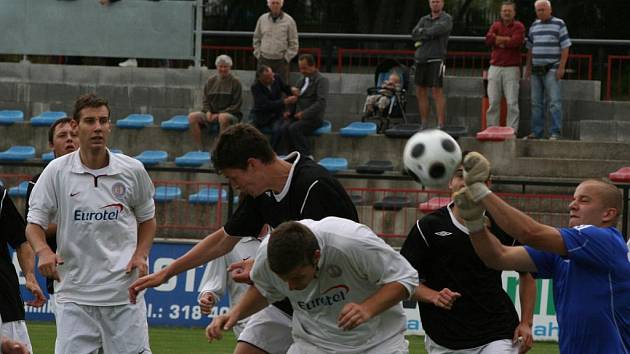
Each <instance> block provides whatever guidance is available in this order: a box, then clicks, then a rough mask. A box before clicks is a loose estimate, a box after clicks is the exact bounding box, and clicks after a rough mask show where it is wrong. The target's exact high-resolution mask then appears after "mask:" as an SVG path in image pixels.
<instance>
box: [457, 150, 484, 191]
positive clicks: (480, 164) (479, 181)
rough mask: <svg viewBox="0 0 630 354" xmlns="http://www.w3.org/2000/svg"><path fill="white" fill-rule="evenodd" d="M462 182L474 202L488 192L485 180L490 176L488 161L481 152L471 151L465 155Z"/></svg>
mask: <svg viewBox="0 0 630 354" xmlns="http://www.w3.org/2000/svg"><path fill="white" fill-rule="evenodd" d="M462 165H463V166H464V182H466V186H468V189H469V190H470V195H471V196H472V199H473V200H474V201H475V203H477V202H479V201H480V200H481V199H483V198H484V197H485V196H487V195H488V194H490V193H491V192H490V189H488V186H486V181H488V179H489V178H490V161H488V159H486V158H485V157H484V156H483V155H482V154H480V153H478V152H476V151H473V152H471V153H469V154H468V155H466V158H464V162H463V163H462Z"/></svg>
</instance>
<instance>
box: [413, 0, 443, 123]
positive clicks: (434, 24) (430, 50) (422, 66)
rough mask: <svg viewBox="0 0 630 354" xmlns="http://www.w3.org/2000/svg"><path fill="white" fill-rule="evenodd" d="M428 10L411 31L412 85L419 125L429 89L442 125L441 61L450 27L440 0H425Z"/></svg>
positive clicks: (425, 111) (426, 108)
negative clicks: (413, 82) (413, 77)
mask: <svg viewBox="0 0 630 354" xmlns="http://www.w3.org/2000/svg"><path fill="white" fill-rule="evenodd" d="M429 7H430V8H431V13H430V14H428V15H426V16H423V17H422V18H421V19H420V21H419V22H418V24H417V25H416V27H414V29H413V31H412V32H411V38H412V39H413V40H414V41H415V47H416V48H417V49H416V53H415V55H414V61H415V70H416V74H415V84H416V97H417V98H418V109H419V111H420V119H421V121H422V128H423V129H424V128H427V127H428V121H429V111H430V109H429V98H428V93H427V90H428V88H431V95H432V96H433V100H434V101H435V111H436V114H437V119H438V128H443V127H444V124H445V113H444V110H445V104H446V103H445V99H444V92H443V90H442V84H443V80H444V60H445V59H446V46H447V44H448V36H449V35H450V33H451V29H453V19H452V18H451V15H449V14H447V13H446V12H444V0H429Z"/></svg>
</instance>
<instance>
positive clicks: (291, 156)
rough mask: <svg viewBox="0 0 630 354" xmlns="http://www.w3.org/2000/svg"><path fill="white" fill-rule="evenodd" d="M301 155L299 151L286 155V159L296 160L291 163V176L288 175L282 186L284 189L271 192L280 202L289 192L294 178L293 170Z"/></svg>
mask: <svg viewBox="0 0 630 354" xmlns="http://www.w3.org/2000/svg"><path fill="white" fill-rule="evenodd" d="M301 157H302V156H301V155H300V153H299V152H297V151H294V152H292V153H290V154H288V155H287V156H285V157H284V161H287V162H289V161H291V160H292V159H294V160H293V162H292V164H291V170H289V176H288V177H287V181H286V182H285V184H284V187H283V188H282V191H280V193H279V194H276V193H273V192H271V193H272V194H273V197H274V198H276V201H277V202H280V201H281V200H282V199H283V198H284V197H285V196H286V195H287V194H288V193H289V188H290V187H291V180H292V179H293V171H294V170H295V166H296V165H297V164H298V162H299V161H300V158H301Z"/></svg>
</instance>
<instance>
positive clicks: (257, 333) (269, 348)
mask: <svg viewBox="0 0 630 354" xmlns="http://www.w3.org/2000/svg"><path fill="white" fill-rule="evenodd" d="M238 341H239V342H245V343H248V344H251V345H253V346H254V347H256V348H258V349H261V350H264V351H266V352H267V353H269V354H285V353H286V352H287V350H289V347H290V346H291V344H293V337H292V336H291V317H289V315H287V314H286V313H284V312H282V310H280V309H279V308H277V307H275V306H273V305H269V306H267V307H265V308H264V309H263V310H261V311H259V312H257V313H256V314H254V315H252V316H251V317H250V318H249V321H247V324H246V325H245V329H244V330H243V332H241V335H240V336H239V337H238Z"/></svg>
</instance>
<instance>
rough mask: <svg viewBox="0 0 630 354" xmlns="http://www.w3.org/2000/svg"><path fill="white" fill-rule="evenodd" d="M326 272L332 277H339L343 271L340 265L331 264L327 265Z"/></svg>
mask: <svg viewBox="0 0 630 354" xmlns="http://www.w3.org/2000/svg"><path fill="white" fill-rule="evenodd" d="M326 273H328V276H329V277H331V278H339V277H340V276H341V274H342V273H343V271H342V270H341V267H340V266H338V265H335V264H331V265H329V266H328V267H326Z"/></svg>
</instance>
